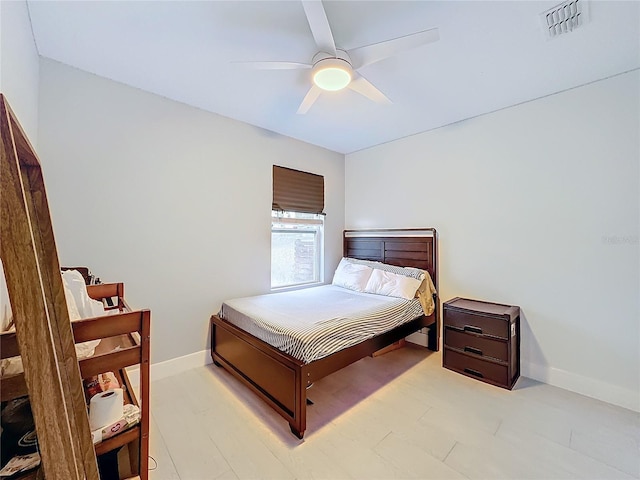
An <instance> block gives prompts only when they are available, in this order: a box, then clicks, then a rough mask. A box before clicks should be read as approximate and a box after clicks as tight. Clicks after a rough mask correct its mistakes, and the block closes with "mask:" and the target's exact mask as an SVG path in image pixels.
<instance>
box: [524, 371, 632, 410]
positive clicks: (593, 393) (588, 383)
mask: <svg viewBox="0 0 640 480" xmlns="http://www.w3.org/2000/svg"><path fill="white" fill-rule="evenodd" d="M520 373H521V375H522V376H524V377H529V378H532V379H534V380H538V381H539V382H543V383H547V384H549V385H553V386H554V387H560V388H563V389H565V390H569V391H572V392H576V393H579V394H581V395H586V396H587V397H591V398H595V399H597V400H602V401H603V402H607V403H611V404H613V405H618V406H620V407H624V408H628V409H629V410H634V411H636V412H640V392H638V391H634V390H631V389H629V388H624V387H620V386H618V385H612V384H610V383H606V382H603V381H601V380H597V379H594V378H589V377H584V376H582V375H578V374H576V373H572V372H567V371H566V370H561V369H559V368H553V367H549V366H543V365H536V364H532V363H524V362H523V364H522V365H521V372H520Z"/></svg>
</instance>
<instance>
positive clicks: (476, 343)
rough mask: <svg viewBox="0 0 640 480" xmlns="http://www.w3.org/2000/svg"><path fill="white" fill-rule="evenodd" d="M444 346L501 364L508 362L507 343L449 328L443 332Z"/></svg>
mask: <svg viewBox="0 0 640 480" xmlns="http://www.w3.org/2000/svg"><path fill="white" fill-rule="evenodd" d="M444 344H445V345H446V346H448V347H452V348H456V349H458V350H462V351H464V352H469V353H473V354H475V355H480V356H482V357H491V358H495V359H497V360H501V361H503V362H508V361H509V350H508V344H507V342H504V341H501V340H494V339H492V338H487V337H482V336H478V335H474V334H472V333H465V332H464V331H461V330H456V329H454V328H452V327H449V326H447V327H445V330H444Z"/></svg>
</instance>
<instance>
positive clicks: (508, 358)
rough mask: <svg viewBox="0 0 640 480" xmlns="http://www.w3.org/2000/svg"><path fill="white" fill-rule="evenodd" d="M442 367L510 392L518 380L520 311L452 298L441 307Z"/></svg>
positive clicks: (514, 308) (508, 307) (498, 305)
mask: <svg viewBox="0 0 640 480" xmlns="http://www.w3.org/2000/svg"><path fill="white" fill-rule="evenodd" d="M443 327H444V328H443V330H444V351H443V355H442V366H443V367H445V368H448V369H449V370H453V371H456V372H458V373H462V374H463V375H466V376H468V377H472V378H477V379H478V380H481V381H483V382H486V383H491V384H492V385H497V386H499V387H503V388H508V389H509V390H511V389H512V388H513V385H514V384H515V383H516V380H518V377H519V376H520V307H516V306H512V305H501V304H498V303H490V302H482V301H479V300H469V299H466V298H454V299H452V300H449V301H448V302H445V303H444V305H443Z"/></svg>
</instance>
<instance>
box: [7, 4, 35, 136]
mask: <svg viewBox="0 0 640 480" xmlns="http://www.w3.org/2000/svg"><path fill="white" fill-rule="evenodd" d="M38 69H39V57H38V51H37V49H36V44H35V41H34V39H33V34H32V32H31V20H30V19H29V12H28V10H27V3H26V2H25V1H0V92H2V93H3V94H4V95H5V97H6V98H7V100H8V101H9V105H10V106H11V109H12V110H13V111H14V113H15V114H16V116H17V117H18V120H19V121H20V124H21V125H22V128H24V130H25V132H26V133H27V136H28V137H29V140H30V141H31V144H32V145H34V146H36V145H37V140H38V79H39V76H38Z"/></svg>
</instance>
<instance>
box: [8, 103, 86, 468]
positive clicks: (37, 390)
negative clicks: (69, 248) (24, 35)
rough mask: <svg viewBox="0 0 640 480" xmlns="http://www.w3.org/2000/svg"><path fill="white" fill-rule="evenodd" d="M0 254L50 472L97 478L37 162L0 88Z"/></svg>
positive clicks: (72, 342)
mask: <svg viewBox="0 0 640 480" xmlns="http://www.w3.org/2000/svg"><path fill="white" fill-rule="evenodd" d="M0 120H1V125H0V130H1V138H0V155H1V157H0V208H1V212H0V224H1V226H0V258H2V265H3V267H4V274H5V278H6V282H7V291H8V292H9V299H10V302H11V308H12V310H13V316H14V322H15V326H16V334H17V338H18V345H19V348H20V354H21V357H22V363H23V365H24V374H25V380H26V383H27V387H28V389H29V399H30V403H31V409H32V411H33V417H34V421H35V425H36V432H37V435H38V443H39V448H40V455H41V458H42V469H43V470H44V475H45V477H46V478H47V479H49V480H53V479H60V480H73V479H78V480H80V479H89V480H93V479H98V478H99V474H98V467H97V462H96V456H95V451H94V448H93V444H92V442H91V432H90V430H89V419H88V416H87V408H86V404H85V397H84V393H83V388H82V380H81V378H80V369H79V368H78V361H77V358H76V351H75V346H74V341H73V333H72V331H71V323H70V321H69V312H68V311H67V304H66V301H65V296H64V287H63V284H62V277H61V275H60V264H59V261H58V252H57V250H56V244H55V240H54V236H53V229H52V225H51V215H50V213H49V206H48V203H47V194H46V191H45V186H44V179H43V176H42V169H41V166H40V161H39V160H38V157H37V155H36V153H35V151H34V149H33V147H32V146H31V144H30V142H29V140H28V138H27V136H26V134H25V132H24V130H23V129H22V127H21V126H20V124H19V123H18V120H17V118H16V116H15V114H14V113H13V111H12V110H11V108H10V107H9V105H8V103H7V100H6V98H5V97H4V95H2V94H0Z"/></svg>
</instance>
